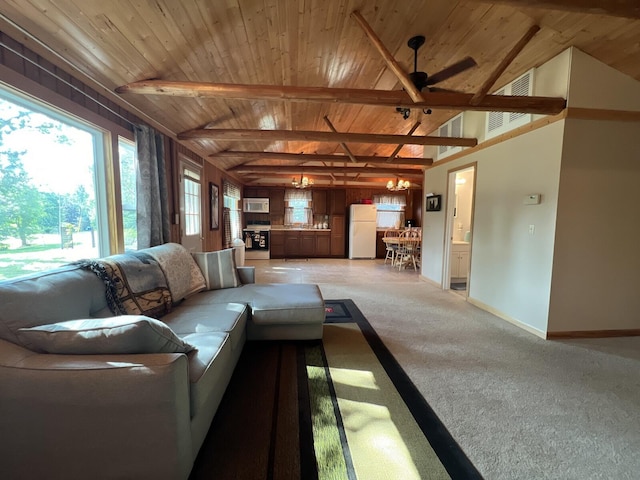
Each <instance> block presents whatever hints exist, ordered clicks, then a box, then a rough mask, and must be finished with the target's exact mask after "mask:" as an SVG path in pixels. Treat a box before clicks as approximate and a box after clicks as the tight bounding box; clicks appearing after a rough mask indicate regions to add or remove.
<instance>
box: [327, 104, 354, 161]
mask: <svg viewBox="0 0 640 480" xmlns="http://www.w3.org/2000/svg"><path fill="white" fill-rule="evenodd" d="M323 119H324V123H326V124H327V126H328V127H329V128H330V129H331V131H332V132H333V133H338V130H336V127H334V126H333V123H331V120H329V117H327V116H326V115H325V116H324V117H323ZM340 147H341V148H342V150H343V151H344V153H346V154H347V156H348V157H349V159H350V160H351V161H352V162H353V163H356V157H354V156H353V153H351V150H350V149H349V147H347V144H346V143H344V142H340Z"/></svg>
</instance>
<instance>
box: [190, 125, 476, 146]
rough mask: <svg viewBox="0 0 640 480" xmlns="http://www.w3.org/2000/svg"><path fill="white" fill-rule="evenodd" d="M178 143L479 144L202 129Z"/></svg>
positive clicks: (400, 137) (421, 138) (473, 141)
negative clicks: (205, 141) (223, 141)
mask: <svg viewBox="0 0 640 480" xmlns="http://www.w3.org/2000/svg"><path fill="white" fill-rule="evenodd" d="M178 139H179V140H201V139H208V140H226V141H234V140H237V141H247V140H248V141H253V142H257V141H269V142H275V141H282V140H285V141H298V142H336V143H340V142H350V143H351V142H352V143H376V144H394V143H405V144H408V145H448V146H454V147H455V146H458V147H475V146H476V145H477V144H478V140H477V139H475V138H459V137H430V136H418V137H413V136H411V135H385V134H375V133H334V132H316V131H309V130H252V129H248V130H242V129H233V128H231V129H221V128H216V129H213V128H211V129H210V128H204V129H195V130H189V131H186V132H182V133H179V134H178Z"/></svg>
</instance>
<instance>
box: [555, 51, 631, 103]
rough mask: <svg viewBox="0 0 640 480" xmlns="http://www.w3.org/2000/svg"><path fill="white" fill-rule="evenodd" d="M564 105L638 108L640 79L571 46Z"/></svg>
mask: <svg viewBox="0 0 640 480" xmlns="http://www.w3.org/2000/svg"><path fill="white" fill-rule="evenodd" d="M570 71H571V77H570V80H569V94H568V96H567V105H568V106H570V107H582V108H602V109H609V110H635V111H638V110H640V82H638V81H636V80H635V79H633V78H631V77H629V76H628V75H625V74H624V73H621V72H619V71H617V70H616V69H614V68H611V67H610V66H608V65H605V64H604V63H602V62H600V61H599V60H597V59H595V58H593V57H591V56H589V55H587V54H586V53H584V52H582V51H581V50H578V49H577V48H572V49H571V69H570Z"/></svg>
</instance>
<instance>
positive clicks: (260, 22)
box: [0, 0, 640, 185]
mask: <svg viewBox="0 0 640 480" xmlns="http://www.w3.org/2000/svg"><path fill="white" fill-rule="evenodd" d="M354 12H356V13H354ZM639 19H640V6H639V4H638V2H637V0H618V1H616V2H606V1H602V2H596V1H593V0H555V1H534V0H504V1H499V2H484V1H475V0H474V1H457V2H456V1H450V0H431V1H423V0H422V1H421V0H404V1H402V2H399V1H396V0H371V1H366V2H365V1H351V0H312V1H298V2H293V1H284V0H225V1H211V0H189V1H187V0H185V1H174V0H154V1H151V0H149V1H138V0H119V1H105V0H101V1H97V0H83V1H78V0H3V2H2V3H1V4H0V28H2V29H3V30H4V31H6V32H7V33H8V34H10V35H12V36H14V37H16V38H17V39H18V40H23V41H26V43H27V45H28V46H30V47H31V48H32V49H34V50H36V51H37V52H38V53H40V54H41V55H43V56H45V58H48V59H49V60H50V61H52V62H53V63H54V64H56V65H57V66H59V67H61V68H63V69H65V70H67V71H69V73H72V74H76V75H79V76H81V77H82V79H84V80H88V79H90V80H89V81H90V82H91V84H92V86H97V87H98V88H99V89H100V90H103V91H105V92H107V94H108V95H109V96H110V97H112V98H114V99H116V100H117V102H118V103H120V104H122V105H126V106H127V108H130V109H132V110H133V111H134V112H136V113H137V114H138V115H139V116H141V117H142V118H144V119H145V120H147V121H148V122H150V123H151V124H152V125H154V126H155V127H156V128H158V129H160V130H161V131H163V132H164V133H166V134H169V135H171V136H173V137H175V138H178V139H179V140H180V141H181V142H183V143H185V144H186V145H187V146H188V147H189V148H191V149H192V150H194V151H196V152H197V153H199V154H200V155H202V156H203V157H204V158H207V160H208V161H210V162H212V163H213V164H215V165H217V166H218V167H220V168H221V169H223V170H227V171H230V172H234V174H235V175H237V176H239V177H240V178H241V179H242V180H243V181H244V182H245V183H253V184H270V185H273V184H281V185H282V184H286V183H288V182H290V180H291V177H292V175H293V174H296V175H299V174H301V173H302V172H310V176H312V177H313V178H314V180H315V181H316V183H318V184H323V183H324V184H344V182H345V181H346V180H348V184H365V185H366V184H368V185H376V184H377V185H382V184H383V183H386V181H387V180H388V179H389V178H390V176H392V175H393V176H395V175H402V176H406V177H407V178H409V179H410V180H412V181H413V182H416V183H420V181H421V178H422V175H421V171H422V168H423V166H424V165H425V164H428V163H429V160H424V159H423V158H422V157H423V145H425V144H428V145H430V144H439V143H441V142H443V140H440V139H437V138H435V139H433V138H429V137H433V136H434V135H435V134H434V133H433V132H434V131H436V129H437V128H438V127H439V126H440V125H441V124H442V123H444V122H445V121H446V120H448V119H449V118H451V117H452V116H453V115H454V114H455V113H457V112H458V111H461V110H467V109H470V108H473V109H480V110H501V109H504V110H509V109H515V110H519V111H535V112H542V113H557V112H558V111H559V110H561V109H562V105H563V104H562V100H560V103H558V99H528V100H520V101H513V102H511V101H504V102H502V103H501V104H496V103H495V101H499V100H500V99H497V100H496V99H492V98H491V96H484V93H486V92H487V91H492V90H493V89H495V88H496V87H500V86H502V85H504V84H505V83H507V82H509V81H510V80H513V79H514V78H516V77H517V76H518V75H520V74H522V73H523V72H525V71H527V70H529V69H530V68H532V67H536V66H538V65H541V64H542V63H544V62H545V61H547V60H549V59H550V58H552V57H553V56H555V55H557V54H558V53H560V52H561V51H563V50H564V49H566V48H567V47H569V46H572V45H573V46H576V47H577V48H579V49H581V50H583V51H584V52H586V53H588V54H589V55H592V56H593V57H595V58H597V59H599V60H601V61H602V62H604V63H606V64H608V65H610V66H612V67H613V68H616V69H617V70H619V71H621V72H623V73H625V74H627V75H629V76H631V77H633V78H636V79H638V80H640V20H639ZM536 26H538V27H539V30H538V29H537V28H536ZM416 35H424V36H425V38H426V42H425V43H424V45H423V46H422V47H420V48H419V50H418V55H417V64H418V70H422V71H425V72H427V73H428V74H430V75H433V74H434V73H436V72H439V71H441V70H443V69H444V68H445V67H447V66H450V65H452V64H456V63H457V62H460V61H462V60H463V59H465V58H466V57H472V58H473V59H474V60H475V62H476V63H477V65H476V66H474V67H472V68H469V69H466V70H464V71H462V72H461V73H459V74H457V75H454V76H452V77H450V78H448V79H445V80H444V81H442V82H439V83H438V84H437V85H436V86H437V87H439V88H442V89H446V90H454V91H457V92H462V93H451V92H448V91H445V92H440V91H429V90H428V89H427V88H425V89H423V91H422V92H420V91H419V90H416V91H413V92H412V91H411V90H412V88H411V87H412V85H411V84H410V83H409V84H408V83H407V80H406V74H407V73H410V72H412V71H413V66H414V65H413V63H414V51H413V50H412V49H411V48H409V46H408V45H407V42H408V40H409V39H410V38H411V37H413V36H416ZM385 57H386V58H385ZM463 94H466V95H463ZM492 102H493V103H492ZM514 102H515V103H514ZM518 102H520V103H518ZM398 106H401V107H405V108H409V109H410V110H409V113H408V118H406V119H405V118H403V115H401V113H399V112H398V111H397V110H396V107H398ZM427 108H430V109H431V111H432V113H431V114H428V113H426V112H427ZM409 134H410V135H412V137H415V138H410V137H408V136H407V135H409ZM474 141H475V139H464V140H460V142H462V143H464V144H465V145H473V144H474ZM465 142H466V143H465ZM263 152H266V153H263ZM337 155H339V157H336V156H337ZM396 157H398V158H396ZM257 167H259V168H257ZM274 167H277V168H274ZM346 169H352V170H346ZM311 172H312V173H311Z"/></svg>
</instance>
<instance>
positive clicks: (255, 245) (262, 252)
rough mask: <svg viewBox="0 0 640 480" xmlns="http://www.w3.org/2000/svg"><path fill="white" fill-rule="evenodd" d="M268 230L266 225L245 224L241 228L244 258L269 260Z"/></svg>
mask: <svg viewBox="0 0 640 480" xmlns="http://www.w3.org/2000/svg"><path fill="white" fill-rule="evenodd" d="M269 230H270V228H269V226H266V225H247V228H245V229H244V230H243V237H244V251H245V258H246V259H248V260H269V258H270V253H269V234H270V231H269Z"/></svg>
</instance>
